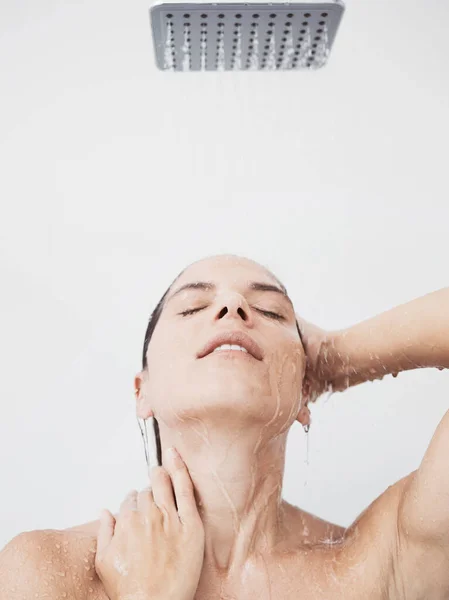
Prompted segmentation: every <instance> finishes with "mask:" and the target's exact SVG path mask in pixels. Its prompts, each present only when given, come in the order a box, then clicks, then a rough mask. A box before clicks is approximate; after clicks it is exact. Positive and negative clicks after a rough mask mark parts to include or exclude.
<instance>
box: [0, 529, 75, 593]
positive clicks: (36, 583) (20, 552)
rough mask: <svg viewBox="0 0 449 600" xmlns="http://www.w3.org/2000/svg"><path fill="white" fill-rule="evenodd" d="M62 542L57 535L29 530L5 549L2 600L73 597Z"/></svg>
mask: <svg viewBox="0 0 449 600" xmlns="http://www.w3.org/2000/svg"><path fill="white" fill-rule="evenodd" d="M59 540H60V538H59V537H58V535H57V533H55V532H50V533H48V532H42V531H29V532H25V533H21V534H20V535H18V536H16V537H15V538H13V539H12V540H11V541H10V542H9V543H8V544H7V545H6V546H5V548H4V549H3V550H2V551H1V552H0V600H28V599H30V600H32V599H33V600H34V599H35V598H36V597H41V596H42V597H45V598H47V599H48V600H53V599H54V600H57V599H59V598H62V597H64V598H67V600H70V598H72V599H73V598H74V596H73V588H72V582H71V577H70V573H69V572H68V569H67V568H66V564H65V559H64V555H63V553H61V554H60V553H59V552H58V548H57V545H56V544H58V545H59V546H60V544H59V543H58V541H59ZM60 548H61V547H60ZM60 548H59V549H60ZM61 552H62V551H61Z"/></svg>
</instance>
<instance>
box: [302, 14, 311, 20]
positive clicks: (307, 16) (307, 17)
mask: <svg viewBox="0 0 449 600" xmlns="http://www.w3.org/2000/svg"><path fill="white" fill-rule="evenodd" d="M304 16H305V18H306V19H310V17H311V16H312V15H311V14H310V13H306V14H305V15H304Z"/></svg>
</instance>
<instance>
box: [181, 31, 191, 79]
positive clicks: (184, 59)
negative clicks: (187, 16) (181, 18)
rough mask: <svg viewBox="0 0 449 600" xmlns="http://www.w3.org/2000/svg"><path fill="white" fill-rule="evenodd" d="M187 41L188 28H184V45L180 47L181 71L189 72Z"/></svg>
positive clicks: (188, 43) (188, 47)
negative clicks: (181, 54)
mask: <svg viewBox="0 0 449 600" xmlns="http://www.w3.org/2000/svg"><path fill="white" fill-rule="evenodd" d="M188 40H189V28H188V27H184V43H183V45H182V47H181V50H182V53H183V56H182V70H183V71H190V42H189V41H188Z"/></svg>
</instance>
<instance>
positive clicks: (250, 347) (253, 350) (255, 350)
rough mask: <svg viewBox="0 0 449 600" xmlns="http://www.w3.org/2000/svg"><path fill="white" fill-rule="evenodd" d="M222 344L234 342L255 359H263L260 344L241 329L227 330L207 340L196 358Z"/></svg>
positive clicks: (203, 355) (202, 356)
mask: <svg viewBox="0 0 449 600" xmlns="http://www.w3.org/2000/svg"><path fill="white" fill-rule="evenodd" d="M222 344H235V345H238V346H242V348H245V350H247V351H248V353H249V354H251V356H253V357H254V358H256V359H257V360H263V352H262V349H261V348H260V346H259V345H258V344H257V343H256V342H255V341H254V340H253V339H252V337H250V336H249V335H248V334H247V333H244V332H243V331H228V332H227V333H226V332H223V333H220V334H218V335H216V336H215V337H213V338H212V339H211V340H209V341H208V342H207V344H206V345H205V346H204V348H202V350H200V352H198V354H197V358H204V357H205V356H207V355H208V354H210V353H211V352H213V351H214V350H215V348H218V346H221V345H222Z"/></svg>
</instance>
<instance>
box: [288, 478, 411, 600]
mask: <svg viewBox="0 0 449 600" xmlns="http://www.w3.org/2000/svg"><path fill="white" fill-rule="evenodd" d="M412 475H413V473H411V474H410V475H407V476H406V477H404V478H402V479H400V480H399V481H397V482H396V483H394V484H393V485H391V486H389V487H388V488H387V489H386V490H385V491H384V492H382V493H381V494H380V495H379V496H378V497H377V498H376V499H375V500H374V501H373V502H371V504H370V505H369V506H368V507H367V508H365V509H364V510H363V512H362V513H361V514H360V515H359V516H358V517H357V519H356V520H355V521H354V522H353V523H352V524H351V525H350V526H349V527H343V526H341V525H338V524H335V523H331V522H329V521H325V520H323V519H320V518H318V517H316V516H314V515H311V514H309V513H304V511H299V509H296V510H297V511H298V513H301V514H299V516H298V515H296V522H295V526H294V529H295V531H296V533H297V535H298V538H299V544H298V547H297V548H298V553H299V555H298V554H297V556H299V560H304V568H307V569H308V570H309V571H310V572H313V573H314V574H315V575H314V577H315V578H316V580H317V581H318V580H320V581H321V582H322V584H323V586H324V587H325V586H327V588H328V589H329V593H330V591H332V595H333V597H335V598H340V597H344V598H345V599H346V600H352V599H353V598H360V597H362V596H365V597H369V598H370V599H372V600H384V599H388V600H402V599H403V598H404V595H403V593H402V588H401V583H400V581H399V580H398V572H399V571H400V569H401V564H400V562H399V561H398V555H399V552H398V550H399V548H398V546H399V541H398V533H397V530H398V527H397V524H398V519H397V515H398V507H399V504H400V501H401V498H402V496H403V490H404V488H405V487H406V485H407V482H408V481H409V478H410V477H411V476H412ZM327 588H326V589H327ZM323 589H324V588H323Z"/></svg>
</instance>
